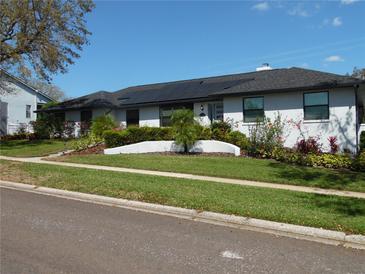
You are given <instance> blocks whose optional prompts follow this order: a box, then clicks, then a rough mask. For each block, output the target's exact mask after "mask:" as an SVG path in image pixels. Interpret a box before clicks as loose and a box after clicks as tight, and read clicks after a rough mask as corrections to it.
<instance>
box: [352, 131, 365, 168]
mask: <svg viewBox="0 0 365 274" xmlns="http://www.w3.org/2000/svg"><path fill="white" fill-rule="evenodd" d="M363 132H364V131H363ZM351 168H352V169H353V170H356V171H362V172H365V151H362V152H360V153H359V154H358V155H357V156H356V158H355V159H354V161H353V162H352V166H351Z"/></svg>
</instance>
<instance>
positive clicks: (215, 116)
mask: <svg viewBox="0 0 365 274" xmlns="http://www.w3.org/2000/svg"><path fill="white" fill-rule="evenodd" d="M208 117H209V119H210V120H211V121H212V122H214V121H223V103H222V102H217V103H210V104H208Z"/></svg>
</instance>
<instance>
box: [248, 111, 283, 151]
mask: <svg viewBox="0 0 365 274" xmlns="http://www.w3.org/2000/svg"><path fill="white" fill-rule="evenodd" d="M284 126H285V123H284V122H283V121H282V119H281V115H280V113H278V114H277V115H276V117H275V119H274V120H273V121H271V119H270V118H267V117H264V119H263V120H262V121H259V120H258V121H257V122H256V124H255V125H253V126H252V127H250V128H249V130H250V148H249V153H250V154H251V155H253V156H259V157H262V158H271V157H272V153H273V151H274V149H275V148H277V147H279V148H280V147H282V146H283V143H284V138H283V132H284Z"/></svg>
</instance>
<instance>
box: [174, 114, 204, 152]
mask: <svg viewBox="0 0 365 274" xmlns="http://www.w3.org/2000/svg"><path fill="white" fill-rule="evenodd" d="M171 122H172V128H173V130H174V135H175V142H176V143H177V144H179V145H182V146H183V147H184V153H187V152H188V151H189V147H191V146H192V145H194V143H195V142H196V140H197V138H198V122H197V121H196V120H195V119H194V113H193V111H192V110H190V109H179V110H176V111H174V113H173V114H172V116H171Z"/></svg>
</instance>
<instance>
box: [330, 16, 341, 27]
mask: <svg viewBox="0 0 365 274" xmlns="http://www.w3.org/2000/svg"><path fill="white" fill-rule="evenodd" d="M332 26H334V27H339V26H342V19H341V17H335V18H333V20H332Z"/></svg>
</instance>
